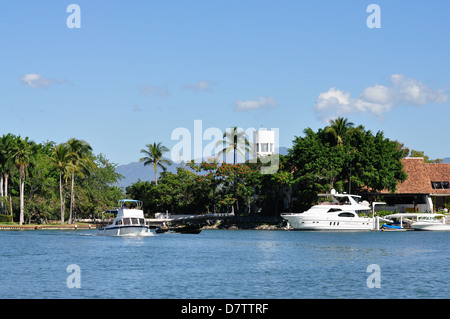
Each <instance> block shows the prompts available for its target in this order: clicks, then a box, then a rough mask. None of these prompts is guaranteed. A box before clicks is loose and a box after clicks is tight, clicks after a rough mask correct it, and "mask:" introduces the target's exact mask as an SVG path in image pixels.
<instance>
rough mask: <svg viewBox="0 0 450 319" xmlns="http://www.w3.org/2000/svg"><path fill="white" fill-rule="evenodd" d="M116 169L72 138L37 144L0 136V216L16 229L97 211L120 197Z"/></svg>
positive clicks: (69, 221)
mask: <svg viewBox="0 0 450 319" xmlns="http://www.w3.org/2000/svg"><path fill="white" fill-rule="evenodd" d="M115 169H116V165H115V164H112V163H110V162H109V161H108V159H106V157H105V156H104V155H103V154H99V155H95V154H94V153H93V152H92V148H91V146H90V145H89V144H88V143H87V142H85V141H83V140H79V139H76V138H71V139H69V140H68V141H67V142H65V143H61V144H57V143H55V142H53V141H47V142H43V143H36V142H34V141H32V140H30V139H29V138H28V137H25V138H22V137H21V136H16V135H13V134H4V135H3V136H1V137H0V212H1V213H2V215H3V216H11V217H10V218H9V220H11V221H12V220H14V221H18V222H19V224H20V225H22V224H23V223H25V222H30V221H31V220H35V221H37V222H42V221H48V220H60V221H61V224H64V223H65V220H66V218H68V220H67V222H68V223H69V224H71V223H73V219H74V215H75V214H78V216H79V217H89V215H93V214H95V213H97V214H98V213H101V212H102V211H104V210H106V209H107V208H108V207H110V206H111V205H114V204H115V203H116V202H117V198H118V197H121V196H122V191H121V189H120V188H119V187H118V186H116V184H117V182H118V180H119V179H120V178H121V175H120V174H117V173H116V171H115Z"/></svg>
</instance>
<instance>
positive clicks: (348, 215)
mask: <svg viewBox="0 0 450 319" xmlns="http://www.w3.org/2000/svg"><path fill="white" fill-rule="evenodd" d="M338 216H339V217H355V214H353V213H350V212H346V213H340V214H339V215H338Z"/></svg>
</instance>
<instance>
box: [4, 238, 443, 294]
mask: <svg viewBox="0 0 450 319" xmlns="http://www.w3.org/2000/svg"><path fill="white" fill-rule="evenodd" d="M96 234H97V232H96V231H95V230H86V231H83V230H79V231H55V230H52V231H0V243H1V245H0V258H1V259H0V270H1V271H0V298H162V299H174V298H175V299H180V298H183V299H184V298H208V299H209V298H219V299H222V298H227V299H234V298H238V299H241V298H242V299H247V298H264V299H266V298H270V299H290V298H448V296H449V295H450V284H449V283H448V278H449V276H450V250H449V239H450V232H397V233H394V232H367V233H366V232H364V233H327V232H293V231H292V232H287V231H230V230H228V231H226V230H224V231H221V230H204V231H202V233H200V234H199V235H189V234H162V235H155V236H151V237H145V238H120V237H102V236H97V235H96ZM72 264H75V265H77V266H79V269H80V276H79V277H78V278H79V281H78V282H79V283H80V288H68V285H67V278H68V277H69V276H71V275H72V273H71V272H67V267H68V266H69V265H72ZM371 264H377V265H379V267H380V274H381V277H380V278H381V286H380V288H372V289H370V288H368V287H367V283H366V281H367V278H368V277H369V276H370V275H371V272H367V267H368V266H369V265H371Z"/></svg>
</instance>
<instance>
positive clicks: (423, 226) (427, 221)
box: [411, 214, 450, 231]
mask: <svg viewBox="0 0 450 319" xmlns="http://www.w3.org/2000/svg"><path fill="white" fill-rule="evenodd" d="M426 215H428V216H420V217H418V218H417V221H416V222H414V223H413V224H412V225H411V226H412V228H414V230H435V231H443V230H450V225H447V224H446V223H445V216H444V215H442V214H426ZM438 217H441V220H439V219H438Z"/></svg>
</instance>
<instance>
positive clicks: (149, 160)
mask: <svg viewBox="0 0 450 319" xmlns="http://www.w3.org/2000/svg"><path fill="white" fill-rule="evenodd" d="M145 146H146V147H147V149H142V150H141V153H142V154H144V155H145V156H144V157H142V158H140V159H139V161H140V162H143V163H144V166H147V165H150V164H153V168H154V170H155V185H158V175H157V170H158V167H160V168H162V169H163V170H164V171H165V170H166V169H167V168H166V166H164V165H169V166H170V165H172V162H171V161H170V160H168V159H166V158H163V154H164V153H165V152H168V151H169V149H168V148H167V147H165V146H163V145H161V143H158V144H156V143H153V144H147V145H145Z"/></svg>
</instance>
